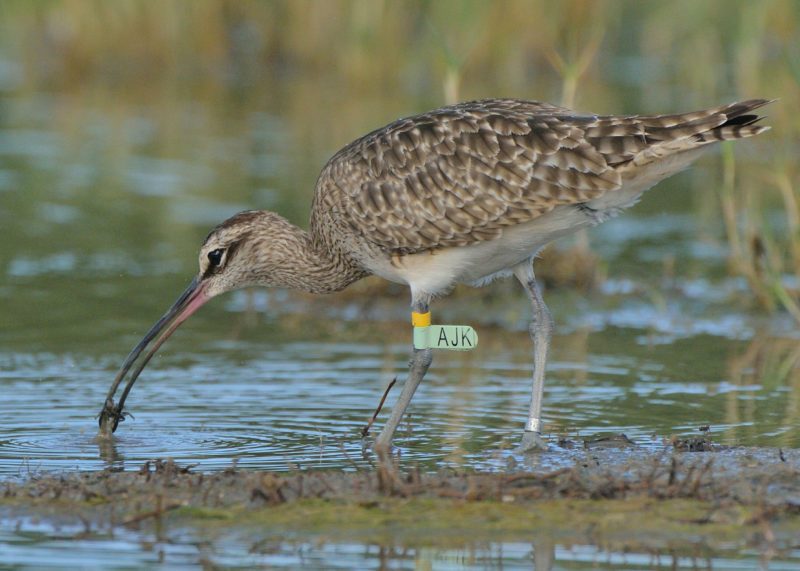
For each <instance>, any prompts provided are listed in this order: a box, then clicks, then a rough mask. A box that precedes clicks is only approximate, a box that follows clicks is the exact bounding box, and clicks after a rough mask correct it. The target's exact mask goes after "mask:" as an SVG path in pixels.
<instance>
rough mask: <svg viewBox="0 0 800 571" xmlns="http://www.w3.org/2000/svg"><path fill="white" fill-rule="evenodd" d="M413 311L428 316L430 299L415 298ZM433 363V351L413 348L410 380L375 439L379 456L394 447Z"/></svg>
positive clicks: (412, 303) (409, 370) (407, 381)
mask: <svg viewBox="0 0 800 571" xmlns="http://www.w3.org/2000/svg"><path fill="white" fill-rule="evenodd" d="M411 310H412V311H413V312H415V313H419V314H427V313H429V312H430V297H428V296H425V297H422V296H413V297H412V302H411ZM431 361H433V350H432V349H416V348H413V349H412V352H411V362H410V364H409V369H408V378H407V379H406V382H405V384H404V385H403V391H402V392H401V393H400V396H399V397H398V399H397V402H396V403H395V405H394V407H393V408H392V414H391V415H390V416H389V420H387V421H386V426H384V427H383V430H382V431H381V433H380V434H379V435H378V437H377V438H376V439H375V444H374V445H373V448H374V449H375V451H376V452H377V453H378V454H379V455H383V454H386V453H387V452H388V451H389V450H390V449H391V446H392V438H393V437H394V433H395V430H397V427H398V426H399V425H400V421H401V420H402V418H403V415H404V414H405V412H406V409H407V408H408V405H409V403H410V402H411V397H413V396H414V391H416V390H417V386H418V385H419V383H420V381H422V377H424V376H425V373H426V372H428V367H430V366H431Z"/></svg>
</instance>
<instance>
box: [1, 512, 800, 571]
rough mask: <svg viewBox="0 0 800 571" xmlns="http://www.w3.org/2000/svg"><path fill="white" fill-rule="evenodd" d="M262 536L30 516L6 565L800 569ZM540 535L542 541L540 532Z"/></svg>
mask: <svg viewBox="0 0 800 571" xmlns="http://www.w3.org/2000/svg"><path fill="white" fill-rule="evenodd" d="M290 535H291V534H289V533H286V534H277V535H276V534H272V533H266V532H264V531H255V530H253V531H244V530H239V531H220V530H218V529H213V528H210V529H207V530H205V531H204V532H203V533H202V534H200V533H198V532H197V531H194V530H191V529H184V528H182V527H180V526H170V525H168V524H167V523H166V522H161V523H160V524H157V525H153V526H143V527H142V526H139V525H129V526H110V527H108V528H96V527H94V526H93V524H91V523H89V522H85V523H78V524H75V523H63V522H62V523H53V522H48V521H40V520H38V519H33V518H28V517H19V518H17V517H8V516H5V517H0V542H2V543H3V546H4V550H3V557H2V559H3V563H4V564H6V565H10V566H12V567H14V566H17V565H23V566H26V567H50V566H58V567H73V566H74V567H94V566H99V567H107V566H108V564H109V562H108V552H109V550H113V551H114V553H115V554H116V557H117V560H116V562H117V563H118V564H121V565H122V566H125V567H129V566H143V565H144V566H149V565H155V564H166V565H170V566H190V565H191V566H195V565H204V566H209V565H214V566H220V565H221V566H225V567H231V568H238V567H254V566H267V567H280V568H323V567H324V568H328V567H330V566H331V565H332V562H335V566H336V567H340V568H350V569H355V568H358V569H387V568H392V569H419V568H433V569H449V568H458V569H487V568H525V569H536V570H537V571H549V570H551V569H574V568H584V567H586V568H597V567H598V566H600V567H603V568H636V569H655V568H666V569H697V568H701V569H728V568H736V569H745V568H746V569H757V568H762V569H765V568H767V567H769V568H771V567H772V566H779V567H780V568H781V569H798V568H800V551H798V550H796V549H792V548H779V547H775V546H773V547H771V548H770V547H768V548H763V549H757V548H753V547H747V546H746V545H744V544H742V545H734V544H725V545H715V544H713V543H711V544H709V543H707V542H704V541H697V542H695V543H693V544H691V545H686V546H683V547H681V546H663V545H658V542H652V543H647V542H644V543H642V542H637V541H630V540H628V541H624V540H623V541H619V542H613V541H612V542H611V544H610V545H607V546H605V547H601V546H597V545H593V544H591V543H588V542H586V541H580V540H577V539H572V538H570V539H567V540H566V541H565V540H557V539H555V538H550V537H544V538H542V537H539V538H537V539H534V540H528V541H526V540H523V539H521V538H520V539H517V540H505V541H504V540H490V539H484V540H473V541H467V542H464V541H458V540H453V539H448V538H447V537H429V538H427V540H426V542H425V543H426V544H427V546H422V547H409V546H403V543H405V541H404V540H403V539H401V538H397V539H396V540H394V541H393V540H391V539H387V540H386V541H385V542H380V543H379V542H374V541H367V542H364V543H362V542H358V541H336V540H334V539H331V538H330V537H326V536H325V535H320V536H318V537H315V538H312V539H310V540H309V539H301V540H298V539H293V538H292V537H290ZM538 535H540V536H541V535H542V534H541V533H540V534H538Z"/></svg>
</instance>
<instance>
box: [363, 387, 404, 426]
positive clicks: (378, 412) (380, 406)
mask: <svg viewBox="0 0 800 571" xmlns="http://www.w3.org/2000/svg"><path fill="white" fill-rule="evenodd" d="M396 382H397V377H395V378H393V379H392V382H391V383H389V386H388V387H386V390H385V391H383V396H382V397H381V402H379V403H378V408H377V409H375V414H373V415H372V418H370V419H369V422H368V423H367V424H366V426H364V428H362V429H361V438H366V437H367V434H369V429H370V428H372V424H373V423H374V422H375V419H376V418H378V415H379V414H380V413H381V409H382V408H383V403H385V402H386V397H387V396H389V391H390V390H392V387H393V386H394V384H395V383H396Z"/></svg>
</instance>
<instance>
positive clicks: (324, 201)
mask: <svg viewBox="0 0 800 571" xmlns="http://www.w3.org/2000/svg"><path fill="white" fill-rule="evenodd" d="M767 103H769V101H767V100H760V99H759V100H749V101H743V102H738V103H732V104H729V105H723V106H720V107H715V108H712V109H707V110H703V111H696V112H692V113H683V114H673V115H642V116H598V115H590V114H585V113H579V112H576V111H572V110H570V109H567V108H564V107H558V106H555V105H550V104H546V103H539V102H533V101H523V100H517V99H486V100H480V101H472V102H467V103H460V104H458V105H451V106H447V107H442V108H440V109H437V110H434V111H431V112H428V113H423V114H421V115H416V116H414V117H410V118H406V119H400V120H398V121H395V122H394V123H391V124H390V125H387V126H386V127H383V128H381V129H378V130H376V131H373V132H371V133H369V134H367V135H365V136H364V137H361V138H360V139H358V140H356V141H354V142H352V143H350V144H349V145H347V146H346V147H344V148H343V149H342V150H341V151H339V152H338V153H336V155H334V156H333V157H332V158H331V160H330V161H329V162H328V163H327V165H326V166H325V168H324V169H323V170H322V173H321V174H320V177H319V180H318V182H317V188H316V191H315V196H314V204H313V207H312V220H311V226H312V233H313V234H314V235H315V237H316V239H318V240H321V241H322V242H324V243H326V245H327V246H328V247H330V248H333V249H336V247H337V244H340V243H341V242H342V241H349V242H359V243H362V244H365V245H366V246H368V247H369V248H373V249H379V250H381V251H383V252H386V253H387V254H392V255H404V254H411V253H418V252H422V251H426V250H432V249H438V248H447V247H454V246H466V245H470V244H476V243H479V242H484V241H488V240H493V239H496V238H498V237H499V236H500V235H501V234H502V233H503V231H504V229H507V228H509V227H512V226H516V225H520V224H524V223H527V222H530V221H532V220H534V219H536V218H538V217H540V216H542V215H544V214H546V213H548V212H550V211H552V210H553V209H554V208H556V207H557V206H559V205H564V204H586V203H589V202H590V201H593V200H596V199H598V198H600V197H603V196H606V195H608V196H613V195H612V193H614V192H615V191H619V189H621V188H624V187H626V186H630V185H629V183H630V181H635V179H636V178H637V177H642V178H643V179H644V178H645V177H647V176H649V177H650V178H653V179H655V180H652V181H648V183H647V185H646V186H650V185H652V184H654V183H655V182H657V181H658V180H660V179H661V178H664V177H665V176H669V174H672V172H674V171H672V172H666V171H669V170H670V169H669V168H666V167H665V168H664V169H659V168H657V167H658V166H659V164H660V163H663V164H665V165H666V164H668V163H669V161H670V160H672V159H671V158H670V157H674V156H676V155H681V154H685V153H690V152H692V151H695V150H697V149H700V148H702V147H704V146H705V145H708V144H709V143H714V142H718V141H724V140H729V139H739V138H743V137H749V136H751V135H755V134H758V133H760V132H762V131H764V130H766V129H768V127H764V126H759V125H756V124H755V123H756V122H757V121H758V120H759V119H760V117H759V116H758V115H756V114H753V113H752V111H753V110H754V109H757V108H759V107H761V106H763V105H765V104H767ZM687 157H688V155H687ZM691 158H692V159H693V158H694V157H691ZM672 162H675V164H676V165H678V166H677V167H676V168H679V167H680V165H679V163H680V161H674V160H673V161H672ZM687 162H688V161H687ZM654 167H655V168H654ZM662 170H663V171H665V172H663V173H662ZM648 173H649V174H648ZM639 192H640V191H639ZM366 246H365V247H366ZM350 249H351V250H352V247H350Z"/></svg>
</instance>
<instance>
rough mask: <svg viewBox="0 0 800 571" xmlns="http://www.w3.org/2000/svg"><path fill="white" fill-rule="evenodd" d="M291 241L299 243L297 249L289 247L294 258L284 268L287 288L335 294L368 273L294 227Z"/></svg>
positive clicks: (284, 281) (282, 272)
mask: <svg viewBox="0 0 800 571" xmlns="http://www.w3.org/2000/svg"><path fill="white" fill-rule="evenodd" d="M291 240H292V241H294V242H295V247H294V248H289V251H291V253H292V255H291V259H290V260H287V261H286V263H285V264H283V265H282V268H281V274H282V276H281V278H282V279H281V280H280V281H281V282H283V283H282V284H281V285H284V286H285V287H289V288H291V289H300V290H303V291H307V292H309V293H314V294H325V293H334V292H337V291H341V290H343V289H344V288H346V287H347V286H349V285H350V284H351V283H353V282H355V281H357V280H359V279H361V278H363V277H364V276H365V275H367V273H368V272H366V271H364V270H363V269H362V268H361V267H360V266H357V265H355V264H353V262H352V261H351V260H349V259H348V258H345V257H344V256H342V255H341V254H338V253H336V252H333V251H331V249H330V248H328V247H327V246H326V244H325V243H323V242H321V241H319V240H314V238H313V237H312V234H311V233H310V232H307V231H306V230H302V229H301V228H298V227H297V226H293V229H292V232H291Z"/></svg>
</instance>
